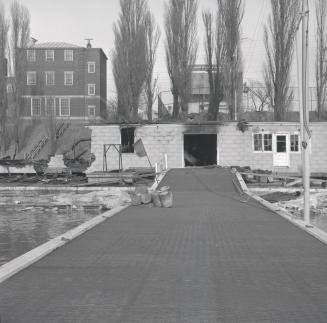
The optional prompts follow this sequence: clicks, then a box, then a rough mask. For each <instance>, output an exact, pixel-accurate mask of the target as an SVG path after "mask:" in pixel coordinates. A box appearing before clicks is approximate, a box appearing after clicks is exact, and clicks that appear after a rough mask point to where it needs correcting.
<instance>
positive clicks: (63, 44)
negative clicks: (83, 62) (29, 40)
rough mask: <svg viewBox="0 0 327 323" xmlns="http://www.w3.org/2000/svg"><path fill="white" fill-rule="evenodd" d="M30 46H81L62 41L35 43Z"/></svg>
mask: <svg viewBox="0 0 327 323" xmlns="http://www.w3.org/2000/svg"><path fill="white" fill-rule="evenodd" d="M32 47H34V48H82V47H81V46H77V45H73V44H69V43H64V42H47V43H36V44H34V45H33V46H32Z"/></svg>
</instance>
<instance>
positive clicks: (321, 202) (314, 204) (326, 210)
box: [277, 192, 327, 218]
mask: <svg viewBox="0 0 327 323" xmlns="http://www.w3.org/2000/svg"><path fill="white" fill-rule="evenodd" d="M277 205H279V206H280V207H282V208H284V209H286V210H287V211H288V212H289V213H291V214H292V215H294V216H295V217H299V218H301V217H303V206H304V201H303V196H301V197H300V198H297V199H293V200H289V201H279V202H277ZM310 214H311V216H313V217H315V216H327V193H326V192H323V193H315V194H311V195H310Z"/></svg>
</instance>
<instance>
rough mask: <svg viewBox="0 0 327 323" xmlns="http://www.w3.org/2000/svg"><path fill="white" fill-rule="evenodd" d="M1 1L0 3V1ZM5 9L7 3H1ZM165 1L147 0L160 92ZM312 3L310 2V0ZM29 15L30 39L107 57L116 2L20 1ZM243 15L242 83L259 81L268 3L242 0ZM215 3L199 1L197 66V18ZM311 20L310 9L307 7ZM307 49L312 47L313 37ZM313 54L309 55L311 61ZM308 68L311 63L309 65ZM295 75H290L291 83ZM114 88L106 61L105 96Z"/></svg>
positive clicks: (201, 59)
mask: <svg viewBox="0 0 327 323" xmlns="http://www.w3.org/2000/svg"><path fill="white" fill-rule="evenodd" d="M0 1H1V0H0ZM2 1H3V3H4V4H5V6H6V7H7V8H8V6H9V4H10V0H2ZM165 1H166V0H148V2H149V6H150V8H151V10H152V12H153V14H154V15H155V18H156V20H157V22H158V24H159V26H160V27H161V34H162V36H161V41H160V45H159V49H158V53H157V64H156V70H155V73H156V75H158V76H159V86H160V90H168V89H169V79H168V76H167V72H166V61H165V53H164V45H163V44H164V39H165V35H164V30H163V28H162V25H163V13H164V2H165ZM311 1H314V0H311ZM20 2H21V3H22V4H24V5H25V6H26V7H27V8H28V9H29V12H30V15H31V36H32V37H34V38H36V39H37V40H38V41H39V42H48V41H63V42H68V43H73V44H76V45H80V46H84V45H85V44H86V41H85V38H93V41H92V43H93V47H101V48H102V49H103V50H104V52H105V53H106V55H107V56H109V53H110V50H111V49H112V48H113V46H114V43H113V40H114V37H113V31H112V26H113V23H114V22H115V21H116V20H117V18H118V13H119V0H92V1H85V0H21V1H20ZM244 3H245V14H244V20H243V23H242V38H243V40H242V50H243V61H244V72H245V75H244V76H245V80H249V79H251V80H260V79H261V77H262V75H261V74H262V73H261V71H262V64H263V60H264V57H265V51H264V46H263V41H262V39H263V25H264V24H265V23H266V20H267V15H268V14H269V11H270V0H244ZM215 7H216V0H199V19H198V25H199V28H198V29H199V47H200V48H199V53H198V63H203V62H204V53H203V35H202V34H203V33H202V30H203V27H202V25H203V24H202V19H201V17H200V14H201V11H202V10H203V9H206V8H209V9H211V10H215ZM311 16H312V18H311V20H312V19H313V16H314V8H313V7H312V8H311ZM311 47H312V48H314V37H313V42H312V43H311ZM312 57H313V55H312V54H311V60H312ZM311 65H312V64H311ZM294 78H295V75H294V73H293V80H294ZM114 93H115V87H114V83H113V78H112V74H111V65H110V60H108V97H111V96H113V95H114Z"/></svg>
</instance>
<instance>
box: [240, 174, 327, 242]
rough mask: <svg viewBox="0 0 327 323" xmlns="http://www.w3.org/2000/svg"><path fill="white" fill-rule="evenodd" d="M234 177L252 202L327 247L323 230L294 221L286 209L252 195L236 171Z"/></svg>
mask: <svg viewBox="0 0 327 323" xmlns="http://www.w3.org/2000/svg"><path fill="white" fill-rule="evenodd" d="M235 175H236V178H237V180H238V182H239V184H240V186H241V188H242V190H243V192H244V193H245V194H247V195H248V196H250V197H251V198H253V199H254V200H256V201H257V202H259V203H260V204H261V205H263V206H265V207H266V208H267V209H269V210H270V211H273V212H275V213H276V214H278V215H280V216H281V217H283V218H284V219H286V220H287V221H289V222H291V223H293V224H294V225H296V226H297V227H299V228H301V229H302V230H304V231H306V232H307V233H309V234H310V235H312V236H313V237H315V238H317V239H318V240H320V241H321V242H322V243H324V244H326V245H327V233H326V232H325V231H323V230H320V229H319V228H317V227H315V226H309V227H308V226H307V224H306V223H305V222H304V221H302V220H299V219H295V218H294V217H293V216H292V214H290V213H289V212H288V211H287V210H286V209H284V208H281V207H279V206H276V205H274V204H273V203H270V202H268V201H266V200H264V199H263V198H261V197H260V196H258V195H256V194H254V193H252V192H251V191H250V190H249V189H248V187H247V185H246V183H245V182H244V180H243V177H242V175H241V174H240V173H238V172H237V171H235Z"/></svg>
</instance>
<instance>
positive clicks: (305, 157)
mask: <svg viewBox="0 0 327 323" xmlns="http://www.w3.org/2000/svg"><path fill="white" fill-rule="evenodd" d="M302 15H303V16H302V108H303V111H302V113H301V116H302V120H301V135H302V137H301V141H302V145H301V146H302V147H301V150H302V163H303V165H302V168H303V171H302V181H303V190H304V206H303V216H304V219H303V220H304V222H305V225H306V226H310V156H309V153H310V134H309V111H308V103H309V100H308V99H309V96H308V84H309V83H308V34H307V26H308V2H307V0H302Z"/></svg>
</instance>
